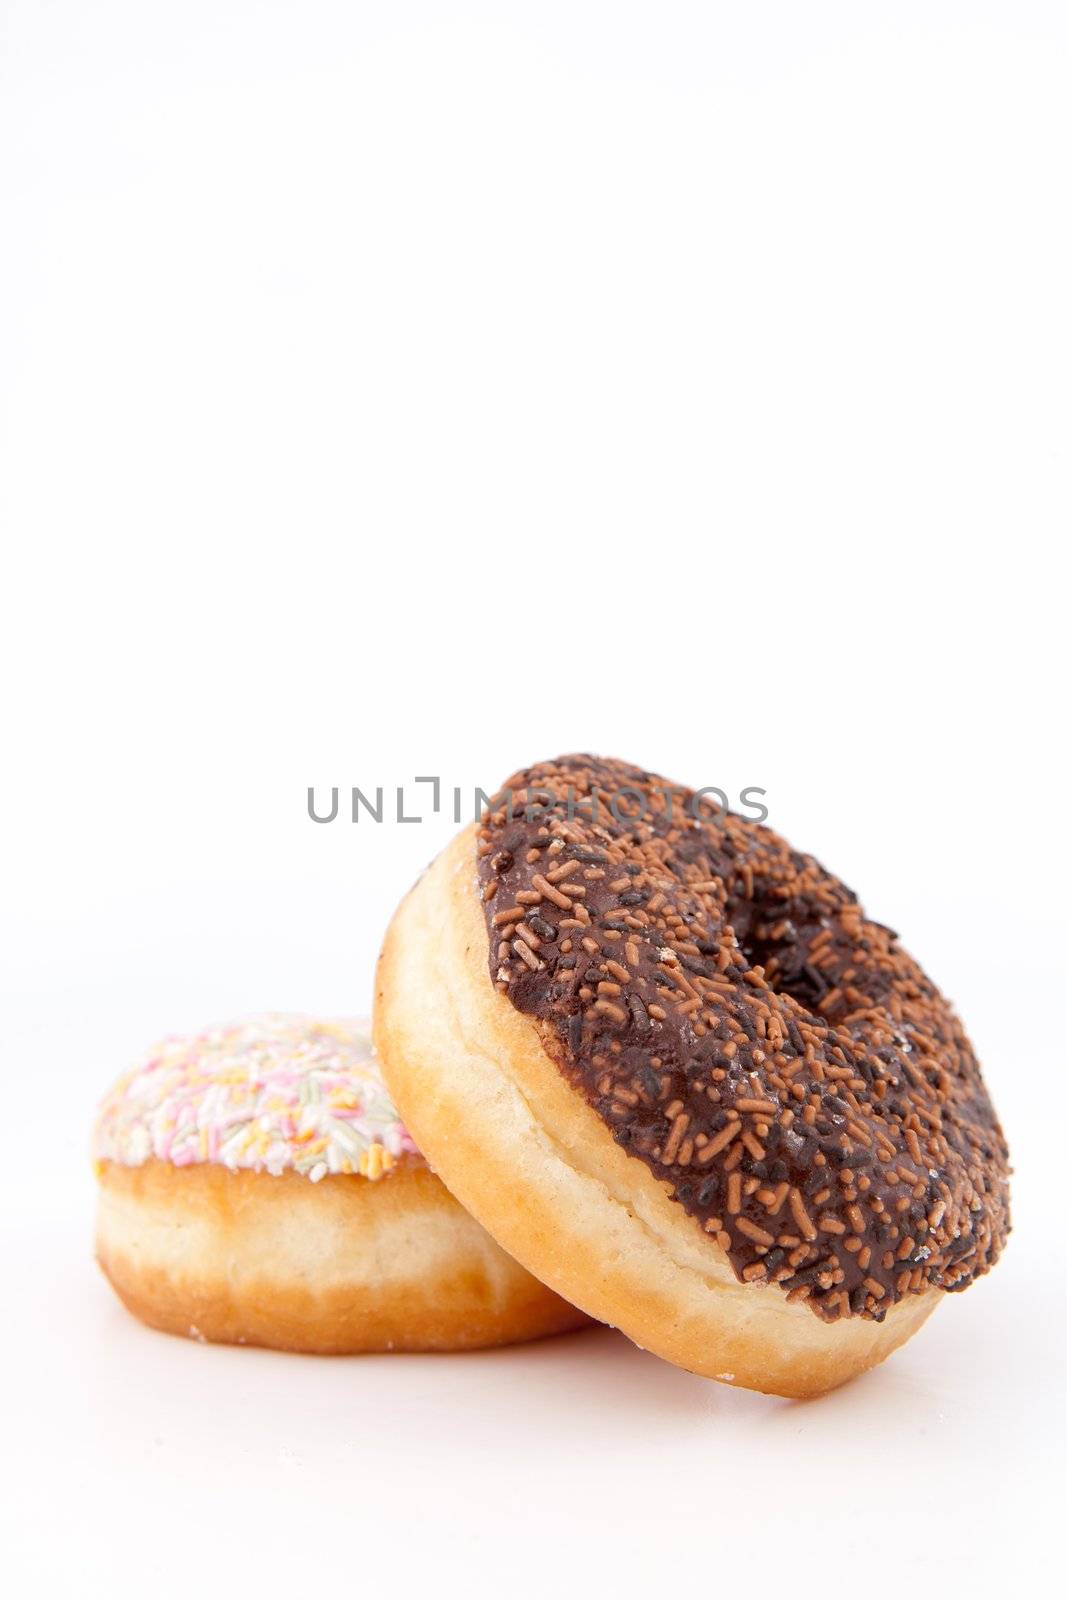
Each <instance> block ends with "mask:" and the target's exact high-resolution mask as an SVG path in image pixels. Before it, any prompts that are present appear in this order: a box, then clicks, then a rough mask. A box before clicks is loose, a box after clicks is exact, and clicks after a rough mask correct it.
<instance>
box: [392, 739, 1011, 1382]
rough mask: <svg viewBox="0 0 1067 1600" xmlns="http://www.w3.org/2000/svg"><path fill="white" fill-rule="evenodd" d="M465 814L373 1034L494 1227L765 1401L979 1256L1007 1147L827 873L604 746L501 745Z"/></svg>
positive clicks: (886, 1327) (678, 1354)
mask: <svg viewBox="0 0 1067 1600" xmlns="http://www.w3.org/2000/svg"><path fill="white" fill-rule="evenodd" d="M491 807H492V808H491V810H490V812H489V814H488V815H486V816H485V818H484V819H483V820H482V822H481V824H480V825H479V826H477V827H475V828H469V829H467V830H465V831H464V832H463V833H462V834H460V835H459V836H458V837H457V839H456V840H454V841H453V844H452V845H451V846H450V847H449V849H448V850H447V851H446V852H445V853H444V854H443V856H441V857H439V858H438V861H437V862H436V863H435V864H434V866H433V867H432V868H431V870H430V872H429V873H428V874H427V875H426V876H425V877H424V878H423V879H422V880H421V882H420V883H419V884H418V885H417V886H416V888H415V889H414V890H413V891H412V892H411V894H410V895H409V896H408V898H407V900H406V901H405V902H404V903H403V905H402V906H401V908H400V910H399V911H398V912H397V915H396V917H395V918H394V921H393V924H392V926H391V928H390V930H389V933H388V935H387V937H386V942H385V947H384V951H383V955H382V960H381V963H380V977H379V984H378V998H377V1003H376V1014H375V1034H376V1039H377V1042H378V1047H379V1051H380V1053H381V1055H382V1057H383V1067H384V1071H385V1075H386V1078H387V1080H388V1082H389V1085H390V1087H391V1088H392V1090H393V1092H394V1093H395V1095H396V1098H397V1102H398V1104H399V1105H400V1107H401V1108H402V1110H403V1112H404V1114H405V1116H406V1118H407V1120H408V1122H409V1125H410V1126H411V1127H412V1128H413V1130H414V1132H415V1135H416V1137H417V1138H418V1139H419V1141H420V1144H421V1145H422V1147H423V1148H424V1149H425V1150H427V1151H428V1152H429V1155H430V1159H431V1160H432V1161H433V1162H434V1165H435V1167H436V1168H437V1169H438V1170H439V1171H440V1172H441V1173H442V1175H443V1177H444V1178H445V1181H446V1182H447V1183H448V1184H449V1186H450V1188H451V1189H452V1190H453V1192H454V1193H455V1194H456V1195H457V1196H458V1197H459V1198H460V1199H461V1200H462V1201H463V1203H464V1204H465V1205H467V1206H468V1207H469V1209H470V1210H472V1211H473V1213H474V1215H475V1216H477V1217H478V1218H479V1220H480V1221H481V1222H483V1223H484V1225H485V1226H486V1227H487V1228H489V1230H490V1231H491V1232H492V1233H493V1234H494V1236H495V1237H496V1238H497V1239H499V1240H500V1242H501V1243H502V1244H503V1246H504V1247H505V1248H506V1249H508V1250H509V1251H511V1252H512V1253H513V1254H514V1255H515V1256H516V1257H517V1259H519V1260H521V1261H522V1262H523V1263H524V1265H526V1266H527V1267H528V1268H529V1269H530V1270H531V1271H533V1272H535V1273H536V1274H537V1275H538V1276H539V1277H540V1278H542V1280H543V1281H544V1282H546V1283H549V1284H551V1285H552V1287H553V1288H555V1289H556V1290H557V1291H558V1292H559V1293H561V1294H563V1295H565V1296H567V1298H568V1299H570V1300H572V1301H574V1303H576V1304H578V1305H581V1306H582V1307H583V1308H584V1309H586V1310H588V1311H589V1312H590V1313H591V1314H592V1315H594V1316H596V1317H598V1318H600V1319H601V1320H603V1321H606V1322H611V1323H614V1324H616V1325H618V1326H619V1327H620V1328H622V1329H623V1331H624V1332H626V1333H627V1334H629V1335H630V1337H631V1338H633V1339H634V1340H635V1341H636V1342H637V1343H639V1344H641V1345H643V1346H645V1347H647V1348H649V1349H651V1350H654V1351H656V1352H657V1353H658V1354H660V1355H662V1356H665V1357H666V1358H667V1359H668V1360H671V1361H674V1362H676V1363H677V1364H678V1365H681V1366H684V1367H687V1368H689V1369H691V1370H693V1371H696V1372H700V1373H703V1374H705V1375H707V1376H709V1377H713V1378H718V1379H720V1380H722V1381H725V1382H732V1383H737V1384H740V1385H743V1386H745V1387H750V1388H756V1389H762V1390H766V1391H769V1392H773V1393H778V1394H785V1395H811V1394H817V1393H820V1392H822V1391H824V1390H826V1389H828V1388H832V1387H833V1386H834V1385H836V1384H838V1383H841V1382H843V1381H845V1380H846V1379H847V1378H849V1377H851V1376H852V1375H853V1374H855V1373H857V1372H860V1371H863V1370H865V1369H866V1368H868V1367H870V1366H872V1365H874V1364H875V1363H876V1362H878V1361H880V1360H882V1359H884V1357H885V1356H886V1355H888V1354H889V1353H890V1351H891V1350H893V1349H895V1348H896V1347H897V1346H898V1345H900V1344H901V1343H903V1341H904V1340H905V1339H906V1338H908V1337H909V1336H910V1334H911V1333H912V1332H914V1330H915V1329H916V1328H917V1327H918V1326H919V1325H920V1323H921V1322H922V1321H923V1320H925V1318H926V1316H927V1315H929V1313H930V1311H931V1310H932V1309H933V1307H934V1306H935V1305H936V1304H937V1302H938V1300H939V1299H940V1297H941V1295H942V1294H943V1293H944V1292H946V1291H955V1290H961V1289H964V1288H966V1287H967V1286H968V1284H970V1283H971V1282H973V1280H974V1279H975V1278H976V1277H979V1276H980V1275H981V1274H983V1273H985V1272H987V1271H988V1270H989V1268H990V1267H991V1266H992V1265H993V1263H994V1262H995V1261H996V1260H997V1257H998V1256H999V1254H1000V1251H1001V1249H1002V1248H1003V1244H1004V1240H1005V1237H1006V1235H1007V1233H1008V1230H1009V1210H1008V1156H1007V1147H1006V1145H1005V1141H1004V1137H1003V1134H1002V1132H1001V1129H1000V1125H999V1123H998V1121H997V1118H996V1115H995V1113H994V1110H993V1107H992V1105H991V1102H990V1100H989V1096H988V1094H987V1092H986V1089H985V1086H984V1084H983V1082H982V1077H981V1073H980V1071H979V1067H978V1063H977V1061H976V1060H975V1057H974V1052H973V1050H972V1048H971V1045H970V1043H969V1041H968V1039H967V1036H966V1034H965V1033H964V1031H963V1028H962V1027H961V1025H960V1023H959V1021H958V1019H957V1018H956V1016H955V1014H954V1012H953V1011H952V1008H951V1007H950V1006H949V1004H948V1003H947V1001H945V999H944V998H943V997H942V996H941V994H940V993H939V992H938V990H937V989H936V988H935V987H934V985H933V984H932V983H931V982H930V980H929V979H928V978H927V977H926V976H925V974H924V973H923V972H922V970H921V969H920V967H919V966H918V965H917V963H916V962H915V961H914V960H913V959H912V958H911V957H910V956H909V955H907V954H906V952H905V951H904V950H902V949H901V947H900V945H899V944H898V942H897V936H896V934H895V933H893V932H892V931H891V930H890V929H888V928H885V927H883V926H882V925H880V924H879V923H876V922H872V921H871V920H869V919H868V918H866V917H865V916H864V914H863V911H862V909H861V908H860V906H859V904H858V902H857V900H856V897H855V895H854V894H853V893H852V892H851V890H849V889H847V888H846V887H845V886H844V885H843V884H842V883H841V882H840V881H839V880H838V879H837V878H835V877H833V876H832V875H831V874H830V873H828V872H826V871H825V870H824V869H823V868H822V867H821V866H820V865H819V864H818V862H816V861H815V860H813V858H812V857H811V856H807V855H801V854H799V853H798V852H797V851H795V850H793V849H792V848H791V847H790V846H789V845H788V844H787V843H786V842H785V840H783V839H782V838H780V837H779V836H778V835H777V834H776V833H774V832H772V831H771V830H770V829H769V828H766V827H764V826H762V825H760V824H758V823H754V822H752V821H749V820H747V819H745V818H742V817H739V816H735V815H732V814H730V813H728V812H725V811H723V810H721V809H719V808H717V807H715V806H712V805H709V804H707V803H706V802H705V801H704V800H703V799H702V798H701V797H700V796H698V795H694V793H693V792H692V791H691V790H689V789H686V788H684V787H682V786H680V785H677V784H669V783H667V782H666V781H665V780H663V779H661V778H658V777H656V776H655V775H654V774H650V773H647V772H644V771H641V770H639V769H637V768H635V767H631V766H628V765H626V764H625V763H623V762H619V761H608V760H598V759H595V758H593V757H589V756H571V757H564V758H561V759H560V760H558V761H554V762H546V763H543V764H541V765H538V766H535V767H531V768H529V769H527V770H525V771H523V772H519V773H517V774H516V775H515V776H514V777H513V778H512V779H511V780H510V781H509V783H508V784H506V785H505V786H504V788H503V790H502V791H501V793H500V795H498V796H497V797H495V798H494V800H493V801H492V802H491ZM516 1194H518V1195H519V1196H520V1198H521V1203H517V1201H516V1198H515V1196H516Z"/></svg>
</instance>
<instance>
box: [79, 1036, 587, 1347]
mask: <svg viewBox="0 0 1067 1600" xmlns="http://www.w3.org/2000/svg"><path fill="white" fill-rule="evenodd" d="M93 1155H94V1161H95V1167H96V1172H97V1176H98V1178H99V1181H100V1203H99V1210H98V1217H97V1236H96V1251H97V1258H98V1260H99V1262H100V1264H101V1266H102V1267H103V1270H104V1272H105V1273H106V1275H107V1277H108V1278H109V1280H110V1281H111V1283H112V1285H113V1286H114V1288H115V1290H116V1291H117V1293H118V1294H119V1296H120V1298H121V1299H122V1300H123V1301H124V1303H125V1304H126V1305H127V1306H128V1307H129V1309H130V1310H131V1311H133V1312H134V1313H135V1314H136V1315H137V1316H138V1317H140V1318H141V1320H142V1321H144V1322H146V1323H148V1324H149V1325H150V1326H152V1327H156V1328H162V1329H164V1330H166V1331H167V1332H169V1333H178V1334H185V1335H187V1336H190V1337H192V1338H195V1339H201V1340H209V1341H213V1342H222V1343H228V1344H259V1345H268V1346H271V1347H273V1348H276V1349H282V1350H304V1351H313V1352H318V1353H322V1354H350V1353H356V1352H361V1351H374V1350H462V1349H474V1348H478V1347H480V1346H485V1345H495V1344H507V1343H510V1342H512V1341H513V1340H519V1339H529V1338H537V1337H539V1336H541V1335H543V1334H548V1333H556V1332H560V1331H562V1330H564V1329H566V1328H571V1327H576V1326H579V1325H580V1324H583V1323H584V1322H585V1320H586V1319H585V1318H584V1317H583V1316H582V1314H581V1313H580V1312H577V1311H575V1310H574V1309H573V1307H571V1306H569V1305H567V1304H565V1303H564V1302H563V1301H562V1300H560V1299H559V1298H558V1297H557V1296H556V1295H555V1294H553V1293H552V1292H551V1290H548V1289H546V1288H544V1287H543V1286H542V1285H541V1284H540V1283H538V1282H537V1281H536V1279H534V1278H532V1277H531V1276H530V1275H529V1274H528V1273H527V1272H525V1271H524V1269H523V1268H522V1267H520V1266H519V1265H518V1264H517V1263H516V1262H515V1261H513V1260H512V1259H511V1258H510V1257H509V1256H507V1255H505V1253H504V1252H503V1250H501V1249H500V1248H499V1246H498V1245H496V1244H495V1243H494V1242H493V1240H492V1239H491V1238H490V1237H489V1235H488V1234H487V1233H486V1232H485V1231H484V1229H482V1228H481V1227H480V1226H479V1224H478V1223H477V1222H475V1220H474V1219H473V1217H471V1216H470V1215H469V1214H468V1213H467V1212H465V1211H464V1210H463V1209H462V1207H461V1206H460V1205H459V1204H458V1203H457V1202H456V1201H455V1200H454V1199H453V1198H452V1196H451V1195H450V1194H449V1193H448V1191H447V1189H445V1187H444V1185H443V1184H442V1183H441V1182H440V1181H439V1180H438V1179H437V1178H436V1177H434V1175H433V1174H432V1173H431V1172H430V1170H429V1168H428V1166H427V1165H426V1162H425V1160H424V1159H423V1158H422V1156H421V1155H420V1154H419V1152H418V1150H417V1149H416V1146H415V1143H414V1140H413V1139H412V1137H411V1135H410V1133H409V1132H408V1131H407V1129H406V1128H405V1126H404V1124H403V1123H402V1122H401V1121H400V1119H399V1117H398V1115H397V1111H396V1108H395V1106H394V1104H393V1102H392V1100H391V1098H390V1096H389V1093H388V1091H387V1090H386V1088H385V1085H384V1084H383V1082H382V1078H381V1074H380V1071H379V1068H378V1063H377V1061H376V1060H375V1059H374V1056H373V1053H372V1050H371V1046H370V1038H369V1029H368V1026H367V1024H366V1023H359V1022H322V1021H314V1020H311V1019H307V1018H301V1017H288V1016H277V1015H270V1016H264V1017H257V1018H253V1019H252V1020H250V1021H246V1022H239V1023H233V1024H230V1025H228V1026H224V1027H217V1028H210V1029H207V1030H205V1031H204V1032H203V1033H200V1034H196V1035H194V1036H192V1037H188V1038H172V1039H167V1040H165V1041H164V1042H163V1043H162V1044H160V1045H159V1046H157V1047H156V1048H155V1049H154V1050H153V1051H151V1052H150V1054H149V1055H148V1056H147V1057H146V1058H145V1059H144V1061H142V1062H141V1063H140V1064H139V1065H138V1066H136V1067H134V1068H133V1069H132V1070H131V1071H129V1072H127V1073H125V1074H124V1075H123V1076H122V1077H121V1078H120V1079H119V1080H118V1082H117V1083H116V1084H115V1086H114V1088H113V1089H112V1090H111V1092H110V1093H109V1094H108V1095H107V1097H106V1098H105V1100H104V1101H103V1103H102V1105H101V1107H100V1111H99V1115H98V1118H97V1122H96V1127H95V1131H94V1137H93Z"/></svg>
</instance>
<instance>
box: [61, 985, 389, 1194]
mask: <svg viewBox="0 0 1067 1600" xmlns="http://www.w3.org/2000/svg"><path fill="white" fill-rule="evenodd" d="M92 1153H93V1159H94V1161H95V1162H97V1163H99V1162H101V1161H114V1162H117V1163H119V1164H120V1165H122V1166H127V1167H138V1166H141V1165H142V1164H143V1163H144V1162H145V1161H148V1160H150V1159H153V1158H154V1159H156V1160H158V1161H169V1162H170V1163H171V1164H172V1165H173V1166H176V1167H182V1166H190V1165H193V1164H194V1163H199V1162H214V1163H216V1164H218V1165H220V1166H225V1167H229V1168H230V1169H231V1170H234V1171H236V1170H237V1169H238V1168H247V1169H250V1170H252V1171H255V1172H270V1173H274V1174H278V1173H281V1172H285V1171H286V1170H287V1169H290V1168H291V1169H292V1170H294V1171H296V1172H300V1173H304V1174H306V1176H307V1177H308V1178H310V1180H311V1182H312V1183H317V1182H318V1181H319V1179H321V1178H324V1177H326V1175H327V1174H328V1173H358V1174H360V1175H362V1176H363V1177H365V1178H371V1179H375V1178H380V1177H382V1176H383V1175H384V1174H385V1173H387V1172H388V1171H389V1170H390V1168H391V1167H393V1166H394V1165H395V1164H396V1162H397V1161H398V1160H399V1159H400V1158H401V1157H402V1156H409V1157H411V1156H417V1155H418V1151H417V1150H416V1148H415V1143H414V1140H413V1139H412V1137H411V1135H410V1133H408V1131H407V1129H406V1128H405V1127H404V1125H403V1123H402V1122H401V1121H400V1118H399V1116H398V1114H397V1110H396V1107H395V1106H394V1105H393V1102H392V1100H391V1099H390V1098H389V1092H388V1090H387V1089H386V1087H385V1084H384V1083H383V1081H382V1076H381V1072H380V1071H379V1068H378V1063H377V1060H376V1059H375V1056H374V1052H373V1050H372V1047H371V1042H370V1029H369V1026H368V1024H367V1023H366V1022H365V1021H341V1022H322V1021H318V1020H315V1019H313V1018H309V1017H296V1016H285V1015H280V1014H276V1013H270V1014H267V1015H265V1016H261V1017H253V1018H251V1019H250V1020H248V1021H246V1022H236V1023H229V1024H226V1025H224V1026H221V1027H216V1028H208V1029H205V1031H204V1032H203V1033H198V1034H193V1035H191V1036H189V1037H181V1038H178V1037H176V1038H170V1039H165V1040H164V1041H163V1042H162V1043H161V1044H159V1045H157V1046H156V1047H155V1048H154V1049H153V1050H152V1051H150V1052H149V1054H148V1056H147V1057H146V1058H145V1059H144V1060H143V1061H141V1062H140V1063H138V1065H137V1066H135V1067H133V1068H131V1069H130V1071H128V1072H126V1073H124V1074H123V1075H122V1077H121V1078H119V1080H118V1082H117V1083H116V1084H115V1086H114V1087H113V1088H112V1090H111V1091H110V1093H109V1094H108V1095H106V1096H105V1098H104V1100H103V1101H102V1103H101V1105H100V1109H99V1112H98V1115H97V1121H96V1126H95V1129H94V1133H93V1151H92Z"/></svg>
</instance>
